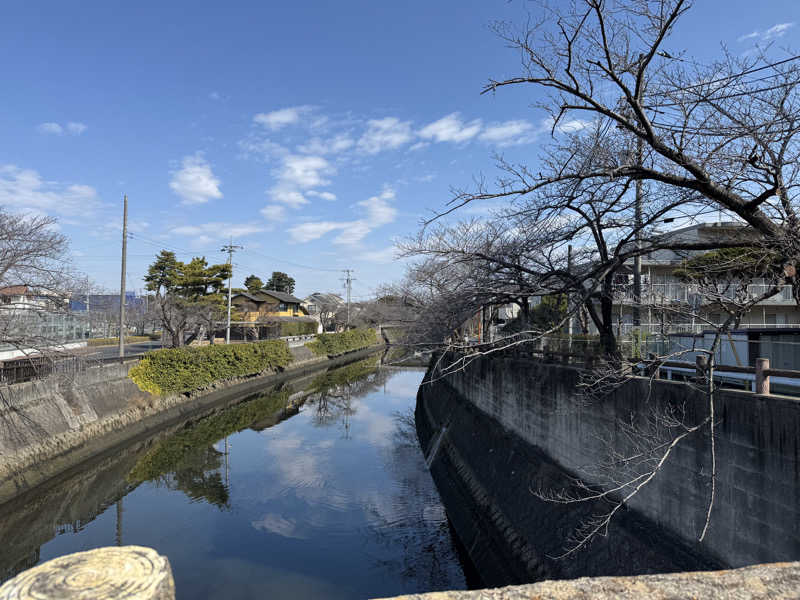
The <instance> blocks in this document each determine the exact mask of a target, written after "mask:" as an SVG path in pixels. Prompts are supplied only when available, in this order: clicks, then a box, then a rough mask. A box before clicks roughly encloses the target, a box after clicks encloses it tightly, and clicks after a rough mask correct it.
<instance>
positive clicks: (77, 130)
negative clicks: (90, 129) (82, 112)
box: [67, 121, 86, 135]
mask: <svg viewBox="0 0 800 600" xmlns="http://www.w3.org/2000/svg"><path fill="white" fill-rule="evenodd" d="M67 131H69V132H70V133H71V134H72V135H80V134H82V133H83V132H84V131H86V124H85V123H77V122H75V121H70V122H69V123H67Z"/></svg>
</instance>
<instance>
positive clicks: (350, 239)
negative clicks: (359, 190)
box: [289, 187, 397, 245]
mask: <svg viewBox="0 0 800 600" xmlns="http://www.w3.org/2000/svg"><path fill="white" fill-rule="evenodd" d="M394 197H395V193H394V190H393V189H391V188H389V187H387V188H384V190H383V192H381V193H380V194H379V195H377V196H372V197H371V198H369V199H367V200H362V201H361V202H357V203H356V206H357V207H359V208H361V209H363V211H362V212H363V216H362V217H361V218H359V219H356V220H353V221H319V222H310V223H302V224H300V225H297V226H295V227H292V228H291V229H289V235H290V236H291V237H292V240H293V241H295V242H300V243H305V242H310V241H312V240H316V239H319V238H321V237H322V236H324V235H325V234H327V233H330V232H332V231H339V232H340V233H339V235H337V236H336V237H335V238H334V239H333V243H334V244H347V245H352V244H357V243H358V242H360V241H361V240H363V239H364V238H365V237H366V236H367V235H368V234H369V233H370V232H371V231H372V230H373V229H377V228H378V227H382V226H383V225H388V224H389V223H391V222H392V221H394V220H395V218H396V217H397V209H396V208H395V207H393V206H392V205H391V204H389V202H388V201H389V200H393V199H394Z"/></svg>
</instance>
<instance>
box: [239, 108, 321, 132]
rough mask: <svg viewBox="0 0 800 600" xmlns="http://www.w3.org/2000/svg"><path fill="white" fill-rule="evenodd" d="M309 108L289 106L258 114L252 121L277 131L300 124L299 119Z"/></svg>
mask: <svg viewBox="0 0 800 600" xmlns="http://www.w3.org/2000/svg"><path fill="white" fill-rule="evenodd" d="M311 108H312V107H311V106H308V105H305V106H291V107H289V108H282V109H280V110H273V111H272V112H268V113H258V114H257V115H256V116H254V117H253V121H254V122H255V123H258V124H259V125H261V126H263V127H266V128H267V129H271V130H272V131H277V130H278V129H282V128H283V127H286V126H287V125H294V124H296V123H298V122H300V117H301V116H302V115H304V114H306V113H308V112H310V111H311Z"/></svg>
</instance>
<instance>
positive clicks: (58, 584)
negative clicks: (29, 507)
mask: <svg viewBox="0 0 800 600" xmlns="http://www.w3.org/2000/svg"><path fill="white" fill-rule="evenodd" d="M95 598H107V599H108V600H123V599H124V600H174V598H175V582H174V581H173V579H172V570H171V569H170V566H169V561H168V560H167V558H166V557H165V556H161V555H160V554H159V553H158V552H156V551H155V550H153V549H151V548H145V547H143V546H120V547H110V548H98V549H96V550H89V551H87V552H76V553H75V554H67V555H66V556H61V557H59V558H54V559H53V560H49V561H47V562H46V563H43V564H41V565H39V566H37V567H34V568H32V569H28V570H27V571H25V572H23V573H21V574H20V575H17V576H16V577H15V578H14V579H11V580H9V581H7V582H6V583H4V584H3V585H2V586H0V600H45V599H52V600H56V599H58V600H72V599H75V600H90V599H95Z"/></svg>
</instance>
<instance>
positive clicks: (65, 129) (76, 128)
mask: <svg viewBox="0 0 800 600" xmlns="http://www.w3.org/2000/svg"><path fill="white" fill-rule="evenodd" d="M86 129H87V127H86V124H85V123H78V122H77V121H70V122H69V123H67V124H66V125H61V124H59V123H41V124H39V125H37V126H36V130H37V131H38V132H39V133H41V134H43V135H63V134H64V133H69V134H70V135H80V134H82V133H83V132H84V131H86Z"/></svg>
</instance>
